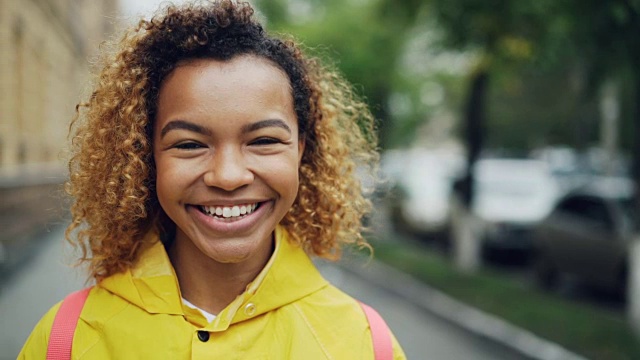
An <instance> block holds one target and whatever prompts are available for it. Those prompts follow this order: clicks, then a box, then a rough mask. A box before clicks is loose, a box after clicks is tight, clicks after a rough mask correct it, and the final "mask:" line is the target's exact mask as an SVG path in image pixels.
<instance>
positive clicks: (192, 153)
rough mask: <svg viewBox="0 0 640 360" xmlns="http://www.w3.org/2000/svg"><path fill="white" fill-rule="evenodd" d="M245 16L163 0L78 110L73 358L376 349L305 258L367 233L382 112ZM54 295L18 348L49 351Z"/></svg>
mask: <svg viewBox="0 0 640 360" xmlns="http://www.w3.org/2000/svg"><path fill="white" fill-rule="evenodd" d="M252 15H253V10H252V9H251V7H250V6H249V5H248V4H245V3H236V2H233V1H219V2H214V3H204V4H202V5H195V4H191V5H186V6H184V7H181V8H176V7H169V8H167V10H166V13H165V14H163V15H161V16H157V17H155V18H153V19H152V20H151V21H149V22H144V21H143V22H141V24H140V25H139V26H138V28H137V29H135V30H134V31H132V32H130V33H129V34H127V35H125V37H124V38H123V40H121V41H120V43H119V44H117V45H116V47H115V49H114V52H113V55H112V56H111V57H109V56H107V57H105V66H104V68H103V69H102V72H101V74H100V76H99V81H98V82H97V84H96V86H95V91H94V92H93V94H92V96H91V97H90V99H89V101H88V102H87V103H86V104H83V105H82V106H80V107H79V116H78V118H77V119H76V120H75V121H74V124H73V135H74V136H73V154H74V155H73V157H72V159H71V161H70V173H71V178H70V181H69V183H68V184H67V185H68V191H69V193H70V194H71V195H72V196H73V197H74V199H75V202H74V205H73V208H72V213H73V221H72V223H71V225H70V227H69V229H68V230H67V238H68V239H69V241H71V242H72V243H75V244H76V245H78V246H79V247H81V248H82V250H83V253H84V256H83V260H85V261H86V262H87V263H88V265H89V270H90V273H91V276H92V277H93V278H94V279H95V281H96V286H95V287H93V288H92V289H91V292H90V293H89V297H88V299H87V301H86V304H85V305H84V308H83V309H82V314H81V315H80V320H79V322H78V325H77V327H76V330H75V336H74V339H73V348H72V357H73V358H86V359H102V358H105V359H106V358H115V359H129V358H167V359H182V358H221V359H235V358H237V359H327V358H329V359H372V358H373V349H372V341H371V333H370V330H369V327H368V324H367V320H366V317H365V315H364V314H363V312H362V310H361V308H360V306H359V305H358V303H357V301H355V300H354V299H352V298H351V297H349V296H348V295H346V294H344V293H342V292H341V291H340V290H338V289H336V288H335V287H333V286H332V285H330V284H328V283H327V282H326V281H325V280H324V279H323V278H322V277H321V276H320V274H319V273H318V272H317V270H316V269H315V267H314V266H313V264H312V263H311V262H310V260H309V257H308V254H310V255H315V256H320V257H324V258H329V259H336V258H338V257H339V255H340V250H341V248H342V246H344V245H346V244H354V243H355V244H357V245H359V246H367V244H366V242H365V241H364V239H363V238H362V235H361V233H360V231H361V223H360V219H361V218H362V216H363V214H365V213H366V212H367V211H368V210H369V204H368V202H367V201H366V200H365V199H364V198H363V196H362V194H361V191H360V186H359V183H358V181H357V179H356V178H355V176H354V168H355V165H356V163H358V164H375V161H376V160H377V155H376V153H375V151H374V150H375V143H374V142H373V141H372V139H373V138H374V137H373V134H374V131H373V120H372V117H371V115H370V113H369V112H368V111H367V109H366V107H365V106H364V105H363V104H362V103H361V102H359V101H357V100H355V99H354V98H353V97H352V95H351V92H350V90H349V88H348V86H347V85H346V84H345V83H344V81H343V80H342V79H341V78H340V77H339V76H337V75H336V74H335V73H334V72H332V71H329V70H326V69H324V68H322V67H321V66H320V65H319V64H318V63H317V61H316V60H314V59H311V58H307V57H305V56H303V54H302V52H301V51H300V50H299V48H298V47H297V46H296V45H295V44H294V43H293V42H292V41H282V40H279V39H276V38H273V37H270V36H269V35H268V34H266V32H264V31H263V29H262V27H261V26H260V25H259V24H258V23H257V22H256V21H255V20H254V19H253V17H252ZM58 308H59V304H58V305H56V306H54V307H53V308H52V309H51V310H50V311H49V312H48V313H47V314H46V315H45V316H44V317H43V319H42V320H41V321H40V323H39V324H38V325H37V326H36V328H35V329H34V331H33V333H32V334H31V336H30V337H29V339H28V340H27V342H26V344H25V346H24V348H23V350H22V352H21V354H20V356H19V358H27V359H30V358H34V359H35V358H44V354H45V353H46V348H47V341H48V337H49V332H50V329H51V326H52V322H53V318H54V317H55V314H56V312H57V310H58ZM393 347H394V356H395V358H396V359H402V358H404V354H403V353H402V350H401V349H400V347H399V345H398V343H397V342H396V341H395V339H393Z"/></svg>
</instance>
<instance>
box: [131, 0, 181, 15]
mask: <svg viewBox="0 0 640 360" xmlns="http://www.w3.org/2000/svg"><path fill="white" fill-rule="evenodd" d="M184 1H185V0H171V1H166V0H120V6H121V7H122V11H123V13H124V15H125V16H139V15H145V16H146V15H150V14H152V13H153V12H154V11H156V10H157V9H158V7H159V6H160V5H161V4H164V3H174V4H179V3H182V2H184Z"/></svg>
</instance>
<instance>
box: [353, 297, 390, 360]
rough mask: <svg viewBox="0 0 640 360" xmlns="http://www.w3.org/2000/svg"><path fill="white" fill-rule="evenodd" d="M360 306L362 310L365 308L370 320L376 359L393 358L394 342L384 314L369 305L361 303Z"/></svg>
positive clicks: (388, 359)
mask: <svg viewBox="0 0 640 360" xmlns="http://www.w3.org/2000/svg"><path fill="white" fill-rule="evenodd" d="M360 306H361V307H362V310H364V314H365V315H366V316H367V321H369V328H371V338H372V341H373V353H374V356H375V360H392V359H393V344H392V343H391V330H389V327H388V326H387V323H386V322H385V321H384V319H383V318H382V316H380V314H378V312H377V311H375V310H374V309H373V308H372V307H370V306H369V305H366V304H364V303H360Z"/></svg>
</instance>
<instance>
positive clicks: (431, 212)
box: [391, 150, 464, 241]
mask: <svg viewBox="0 0 640 360" xmlns="http://www.w3.org/2000/svg"><path fill="white" fill-rule="evenodd" d="M395 158H396V161H397V162H396V163H394V164H393V165H394V166H393V169H394V171H395V173H396V175H397V176H396V179H395V184H394V185H395V191H394V192H393V194H392V199H391V200H392V201H391V212H392V220H393V222H394V224H395V225H396V227H400V228H401V230H407V231H409V232H412V233H414V234H417V235H420V236H423V237H433V236H438V237H441V239H442V240H445V241H446V239H445V238H444V237H445V236H447V235H448V231H449V226H450V220H451V209H450V198H451V194H452V191H453V180H454V179H455V178H456V177H457V176H459V172H460V170H461V169H462V166H463V164H464V162H463V157H462V156H459V155H458V154H456V153H454V152H450V151H444V150H411V151H408V152H406V153H404V154H403V155H402V156H397V154H396V157H395Z"/></svg>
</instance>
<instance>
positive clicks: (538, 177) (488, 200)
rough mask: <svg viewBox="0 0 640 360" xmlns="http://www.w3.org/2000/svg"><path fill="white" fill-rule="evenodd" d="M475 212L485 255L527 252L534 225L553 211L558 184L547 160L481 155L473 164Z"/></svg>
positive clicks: (526, 254) (528, 251) (525, 253)
mask: <svg viewBox="0 0 640 360" xmlns="http://www.w3.org/2000/svg"><path fill="white" fill-rule="evenodd" d="M474 179H475V191H474V198H473V202H472V212H473V214H474V215H475V216H476V217H477V218H478V219H479V220H480V222H481V224H482V234H481V237H482V240H483V251H484V253H485V255H487V256H489V257H491V256H493V255H497V254H499V253H500V254H502V253H507V254H514V255H515V253H518V254H517V255H525V256H528V255H529V253H530V252H531V250H532V237H531V236H532V233H531V231H532V229H533V227H534V226H535V225H536V224H538V223H539V222H540V221H542V220H543V219H544V218H545V217H546V216H547V215H548V214H549V213H550V211H551V209H552V208H553V205H554V204H555V202H556V201H557V199H558V196H559V193H560V191H559V189H558V185H557V183H556V181H555V179H554V177H553V175H552V174H551V171H550V169H549V168H548V166H547V164H546V163H544V162H542V161H539V160H531V159H481V160H479V161H478V162H477V163H476V165H475V167H474Z"/></svg>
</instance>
